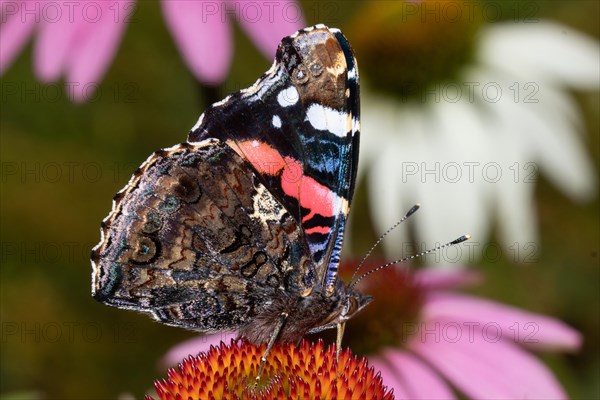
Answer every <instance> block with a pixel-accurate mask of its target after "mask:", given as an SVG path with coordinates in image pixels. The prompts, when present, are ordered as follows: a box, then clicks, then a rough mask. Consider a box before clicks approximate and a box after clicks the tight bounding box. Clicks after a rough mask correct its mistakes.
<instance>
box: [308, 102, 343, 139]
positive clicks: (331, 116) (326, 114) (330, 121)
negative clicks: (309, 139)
mask: <svg viewBox="0 0 600 400" xmlns="http://www.w3.org/2000/svg"><path fill="white" fill-rule="evenodd" d="M348 117H349V116H348V114H346V113H343V112H339V111H337V110H334V109H333V108H329V107H325V106H322V105H320V104H311V105H310V106H309V107H308V110H306V119H307V120H308V122H310V124H311V125H312V126H313V128H315V129H318V130H321V131H324V130H328V131H330V132H331V133H333V134H334V135H336V136H339V137H345V136H346V133H348V128H349V126H348V125H349V124H348V122H349V121H348Z"/></svg>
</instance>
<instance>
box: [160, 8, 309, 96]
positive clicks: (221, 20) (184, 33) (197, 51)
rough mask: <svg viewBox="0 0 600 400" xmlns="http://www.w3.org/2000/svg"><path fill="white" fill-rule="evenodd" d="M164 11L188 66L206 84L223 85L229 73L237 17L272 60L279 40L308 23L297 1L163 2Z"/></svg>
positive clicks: (247, 32)
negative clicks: (233, 30)
mask: <svg viewBox="0 0 600 400" xmlns="http://www.w3.org/2000/svg"><path fill="white" fill-rule="evenodd" d="M162 9H163V13H164V16H165V19H166V21H167V26H168V27H169V29H170V30H171V33H172V35H173V37H174V38H175V42H176V43H177V46H178V47H179V51H180V52H181V55H182V57H183V59H184V60H185V62H186V64H187V65H188V68H189V69H190V70H191V71H192V72H193V73H194V75H195V76H196V78H197V79H198V80H199V81H201V82H204V83H208V84H212V85H216V84H219V83H221V82H222V81H223V80H224V79H225V77H226V76H227V74H228V72H229V66H230V64H231V58H232V53H233V42H232V31H231V30H232V27H231V24H230V23H229V21H230V20H231V19H235V20H237V21H238V22H239V24H240V26H241V27H242V29H243V30H244V31H245V32H246V34H247V35H248V36H249V37H250V39H251V40H252V41H253V42H254V44H255V45H256V46H257V47H258V49H259V50H260V51H261V52H262V53H263V55H264V56H265V57H266V58H267V59H269V60H271V59H272V58H273V57H274V56H275V50H276V49H277V45H278V44H279V42H280V40H281V38H282V37H284V36H288V35H290V34H292V33H294V32H295V31H297V30H298V29H300V28H302V27H303V26H304V20H303V18H302V10H301V8H300V6H299V5H298V4H297V3H296V2H295V1H293V0H282V1H276V2H274V1H251V2H244V1H233V0H222V1H188V0H163V1H162Z"/></svg>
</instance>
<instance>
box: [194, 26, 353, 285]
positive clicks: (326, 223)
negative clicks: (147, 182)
mask: <svg viewBox="0 0 600 400" xmlns="http://www.w3.org/2000/svg"><path fill="white" fill-rule="evenodd" d="M358 91H359V86H358V70H357V67H356V60H355V59H354V56H353V54H352V51H351V49H350V46H349V44H348V42H347V40H346V39H345V38H344V36H343V35H342V34H341V32H340V31H339V30H337V29H329V28H327V27H325V26H322V25H317V26H315V27H312V28H307V29H304V30H301V31H299V32H297V33H296V34H294V35H292V36H290V37H286V38H284V39H283V41H282V43H281V44H280V46H279V48H278V50H277V55H276V60H275V63H274V64H273V66H272V67H271V69H270V70H269V71H267V73H266V74H264V75H263V76H262V77H261V78H260V79H259V80H258V81H257V82H256V83H255V84H254V85H253V86H252V87H250V88H248V89H245V90H242V91H240V92H237V93H235V94H232V95H230V96H229V97H227V98H226V99H224V100H223V101H221V102H219V103H216V104H214V105H213V106H211V107H210V108H208V109H207V110H206V112H205V113H204V114H203V115H202V116H201V117H200V119H199V121H198V123H197V124H196V126H195V127H194V128H193V129H192V131H191V132H190V134H189V136H188V141H190V142H196V141H200V140H204V139H206V138H211V137H216V138H219V139H221V140H223V141H226V142H227V143H229V144H230V145H231V147H232V148H233V149H234V150H235V151H236V152H238V154H240V155H241V156H242V157H244V158H245V159H246V160H248V161H250V163H251V164H252V165H253V167H254V168H255V170H256V171H257V172H258V174H259V176H260V177H261V179H262V181H263V182H264V183H265V185H266V186H267V187H268V188H269V191H271V192H272V193H273V194H274V196H275V198H276V199H277V200H278V201H279V202H280V203H281V204H283V205H284V207H285V208H286V209H287V210H288V211H289V212H290V213H291V215H293V216H295V217H296V218H297V220H298V221H299V222H300V223H301V227H302V231H303V233H304V240H305V241H306V243H307V245H308V247H309V250H310V254H311V257H312V259H313V261H314V263H315V265H316V268H317V274H318V276H319V277H320V278H321V279H322V284H323V286H324V287H325V288H326V290H327V291H328V292H329V293H330V292H331V291H332V290H333V289H334V287H333V285H334V283H335V279H336V276H337V270H338V265H339V258H340V253H341V248H342V240H343V232H344V228H345V224H346V218H347V215H348V211H349V206H350V201H351V199H352V194H353V191H354V182H355V179H356V171H357V164H358V147H359V136H360V134H359V93H358Z"/></svg>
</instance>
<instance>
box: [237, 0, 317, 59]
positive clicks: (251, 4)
mask: <svg viewBox="0 0 600 400" xmlns="http://www.w3.org/2000/svg"><path fill="white" fill-rule="evenodd" d="M228 3H229V4H230V7H231V8H233V9H235V12H236V15H237V20H238V21H239V23H240V26H241V27H242V28H243V29H244V31H245V32H246V33H247V34H248V36H249V37H250V39H252V41H253V42H254V44H255V45H256V47H258V49H259V50H260V51H261V52H262V53H263V54H264V56H265V57H267V59H268V60H271V59H272V58H274V57H275V51H276V50H277V46H278V45H279V42H280V41H281V39H282V38H283V37H285V36H289V35H291V34H293V33H294V32H296V31H297V30H299V29H301V28H303V27H304V26H305V22H304V17H303V14H304V12H303V11H302V7H300V4H298V3H297V2H296V1H294V0H281V1H233V0H229V1H228Z"/></svg>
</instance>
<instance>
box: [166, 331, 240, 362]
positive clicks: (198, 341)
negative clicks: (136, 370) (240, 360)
mask: <svg viewBox="0 0 600 400" xmlns="http://www.w3.org/2000/svg"><path fill="white" fill-rule="evenodd" d="M235 338H237V333H236V332H227V331H226V332H219V333H215V334H213V335H204V336H199V337H196V338H193V339H189V340H186V341H185V342H181V343H179V344H178V345H176V346H175V347H173V348H171V349H170V350H169V351H168V352H167V354H165V356H164V357H163V358H162V360H161V364H163V365H165V366H172V365H176V364H177V363H178V362H181V360H183V359H184V358H185V357H187V356H189V355H194V356H195V355H196V354H198V353H202V352H206V351H208V349H210V346H218V345H219V344H220V343H221V342H223V343H226V344H229V343H231V339H235Z"/></svg>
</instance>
